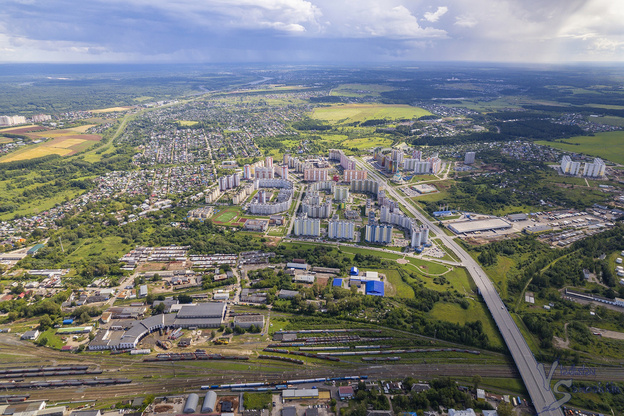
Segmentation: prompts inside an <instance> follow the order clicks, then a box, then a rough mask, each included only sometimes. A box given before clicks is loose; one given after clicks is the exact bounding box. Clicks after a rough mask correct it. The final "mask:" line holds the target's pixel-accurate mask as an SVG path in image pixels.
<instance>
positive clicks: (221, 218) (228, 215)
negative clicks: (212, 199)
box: [213, 207, 241, 224]
mask: <svg viewBox="0 0 624 416" xmlns="http://www.w3.org/2000/svg"><path fill="white" fill-rule="evenodd" d="M240 214H241V212H240V208H238V207H229V208H224V209H222V210H221V211H219V212H217V213H216V214H215V215H214V218H213V221H214V222H215V223H216V224H226V223H229V222H232V220H234V218H236V217H238V216H239V215H240Z"/></svg>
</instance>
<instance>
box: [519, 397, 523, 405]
mask: <svg viewBox="0 0 624 416" xmlns="http://www.w3.org/2000/svg"><path fill="white" fill-rule="evenodd" d="M518 406H522V398H520V396H518Z"/></svg>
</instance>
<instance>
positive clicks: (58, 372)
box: [0, 370, 102, 380]
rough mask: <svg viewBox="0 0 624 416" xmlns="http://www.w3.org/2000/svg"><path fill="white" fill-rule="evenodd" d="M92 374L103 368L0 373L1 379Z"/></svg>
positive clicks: (100, 372)
mask: <svg viewBox="0 0 624 416" xmlns="http://www.w3.org/2000/svg"><path fill="white" fill-rule="evenodd" d="M90 374H102V370H56V371H38V372H31V371H29V372H25V373H11V374H0V379H5V378H9V379H13V380H15V378H16V377H22V378H23V377H53V376H80V375H90Z"/></svg>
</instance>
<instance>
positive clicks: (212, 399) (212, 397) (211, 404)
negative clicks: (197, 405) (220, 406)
mask: <svg viewBox="0 0 624 416" xmlns="http://www.w3.org/2000/svg"><path fill="white" fill-rule="evenodd" d="M216 404H217V393H215V392H214V391H209V392H208V393H206V395H205V396H204V404H202V408H201V412H202V413H212V412H214V411H215V405H216Z"/></svg>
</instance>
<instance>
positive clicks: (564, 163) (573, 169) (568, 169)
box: [561, 155, 581, 176]
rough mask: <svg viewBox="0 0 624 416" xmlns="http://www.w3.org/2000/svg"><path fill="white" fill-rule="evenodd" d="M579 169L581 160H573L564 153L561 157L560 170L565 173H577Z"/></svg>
mask: <svg viewBox="0 0 624 416" xmlns="http://www.w3.org/2000/svg"><path fill="white" fill-rule="evenodd" d="M580 170H581V162H573V161H572V159H570V156H568V155H565V156H564V157H563V158H562V159H561V172H562V173H565V174H566V175H574V176H576V175H578V174H579V171H580Z"/></svg>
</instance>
